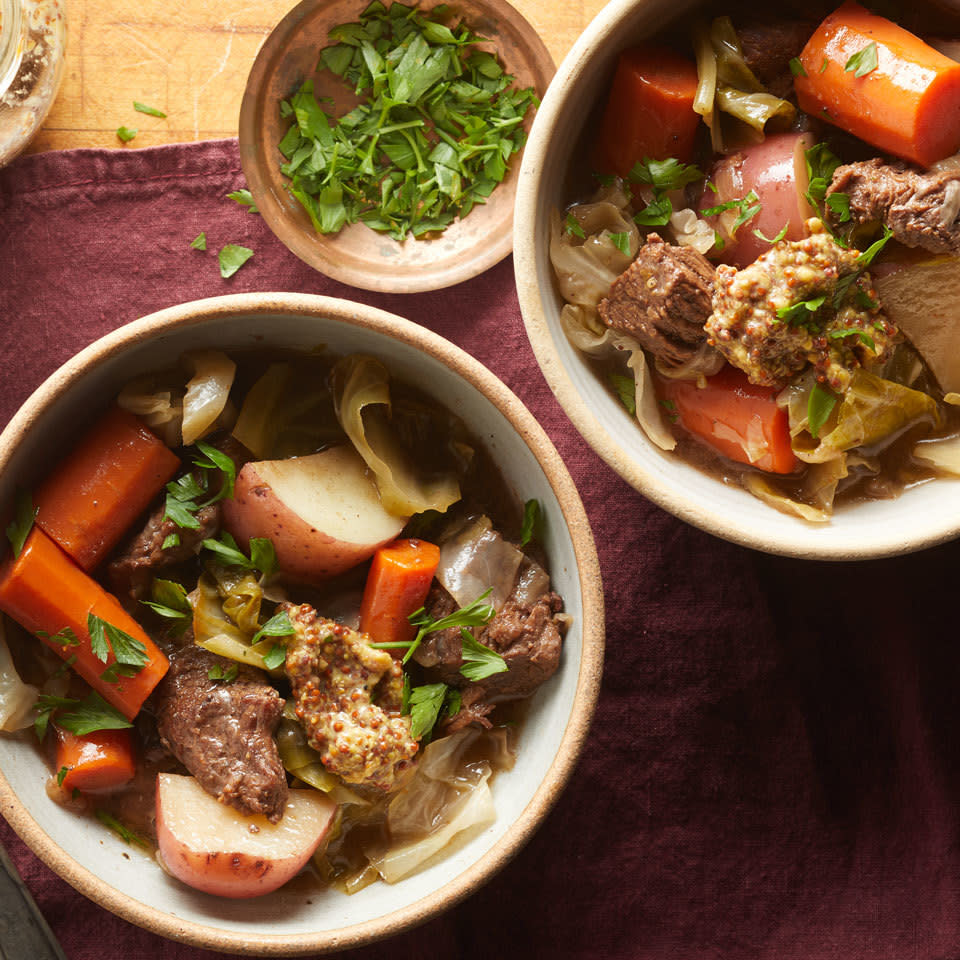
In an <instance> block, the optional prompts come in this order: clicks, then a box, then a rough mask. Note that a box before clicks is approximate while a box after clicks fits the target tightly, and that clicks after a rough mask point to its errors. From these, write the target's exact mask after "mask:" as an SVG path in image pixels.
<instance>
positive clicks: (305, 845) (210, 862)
mask: <svg viewBox="0 0 960 960" xmlns="http://www.w3.org/2000/svg"><path fill="white" fill-rule="evenodd" d="M336 809H337V805H336V804H335V803H334V802H333V801H332V800H331V799H330V798H329V797H327V796H326V794H323V793H320V791H318V790H291V791H290V799H289V800H288V801H287V806H286V809H285V810H284V812H283V819H282V820H281V821H280V822H279V823H276V824H274V823H270V821H269V820H267V818H266V817H264V816H253V817H246V816H244V815H243V814H241V813H238V812H237V811H236V810H234V809H233V808H232V807H228V806H226V805H225V804H222V803H220V802H219V801H218V800H217V799H216V798H214V797H212V796H210V794H209V793H207V792H206V791H205V790H204V789H203V787H201V786H200V784H199V783H197V781H196V780H194V778H193V777H185V776H180V775H178V774H172V773H161V774H159V775H158V776H157V845H158V847H159V848H160V856H161V858H162V859H163V863H164V866H165V867H166V869H167V871H168V872H169V873H171V874H173V876H175V877H176V878H177V879H178V880H182V881H183V882H184V883H185V884H187V885H188V886H191V887H194V888H195V889H197V890H202V891H203V892H204V893H212V894H215V895H216V896H218V897H232V898H234V899H245V898H249V897H259V896H262V895H263V894H266V893H271V892H272V891H274V890H276V889H278V888H279V887H282V886H283V884H285V883H286V882H287V881H288V880H290V879H291V878H292V877H295V876H296V875H297V874H298V873H299V872H300V871H301V870H302V869H303V867H304V866H305V865H306V863H307V861H308V860H309V859H310V858H311V857H312V856H313V854H314V852H315V851H316V849H317V847H318V846H319V845H320V842H321V840H323V838H324V837H325V836H326V833H327V830H329V829H330V824H331V823H332V822H333V815H334V813H335V812H336Z"/></svg>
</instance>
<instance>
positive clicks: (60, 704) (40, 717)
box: [33, 693, 80, 740]
mask: <svg viewBox="0 0 960 960" xmlns="http://www.w3.org/2000/svg"><path fill="white" fill-rule="evenodd" d="M79 703H80V701H79V700H73V699H71V698H70V697H54V696H51V695H50V694H47V693H41V694H40V696H39V697H37V702H36V703H35V704H34V705H33V711H34V713H36V715H37V716H36V717H35V719H34V721H33V729H34V732H35V733H36V735H37V739H38V740H43V738H44V737H45V736H46V735H47V728H48V727H49V726H50V718H51V717H52V716H53V714H54V713H56V711H57V710H62V709H63V708H64V707H75V706H77V704H79Z"/></svg>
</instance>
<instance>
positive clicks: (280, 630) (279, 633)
mask: <svg viewBox="0 0 960 960" xmlns="http://www.w3.org/2000/svg"><path fill="white" fill-rule="evenodd" d="M292 633H293V624H292V623H291V622H290V618H289V617H288V616H287V611H286V610H281V611H280V612H279V613H275V614H274V615H273V616H272V617H271V618H270V619H269V620H268V621H267V622H266V623H265V624H263V626H262V627H260V629H259V630H258V631H257V632H256V633H255V634H254V635H253V640H251V641H250V642H251V643H256V642H257V641H258V640H260V639H261V638H262V637H288V636H290V634H292Z"/></svg>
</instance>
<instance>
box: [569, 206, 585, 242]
mask: <svg viewBox="0 0 960 960" xmlns="http://www.w3.org/2000/svg"><path fill="white" fill-rule="evenodd" d="M564 229H565V230H566V231H567V234H568V235H569V236H571V237H579V238H580V239H581V240H583V239H584V238H585V237H586V234H585V233H584V232H583V227H581V226H580V223H579V222H578V220H577V218H576V217H575V216H574V215H573V214H572V213H568V214H567V221H566V223H565V224H564Z"/></svg>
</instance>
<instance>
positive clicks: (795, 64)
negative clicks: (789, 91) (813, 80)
mask: <svg viewBox="0 0 960 960" xmlns="http://www.w3.org/2000/svg"><path fill="white" fill-rule="evenodd" d="M790 72H791V73H792V74H793V75H794V76H795V77H805V76H806V75H807V71H806V70H805V69H804V66H803V64H802V63H801V62H800V58H799V57H792V58H791V59H790Z"/></svg>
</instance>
